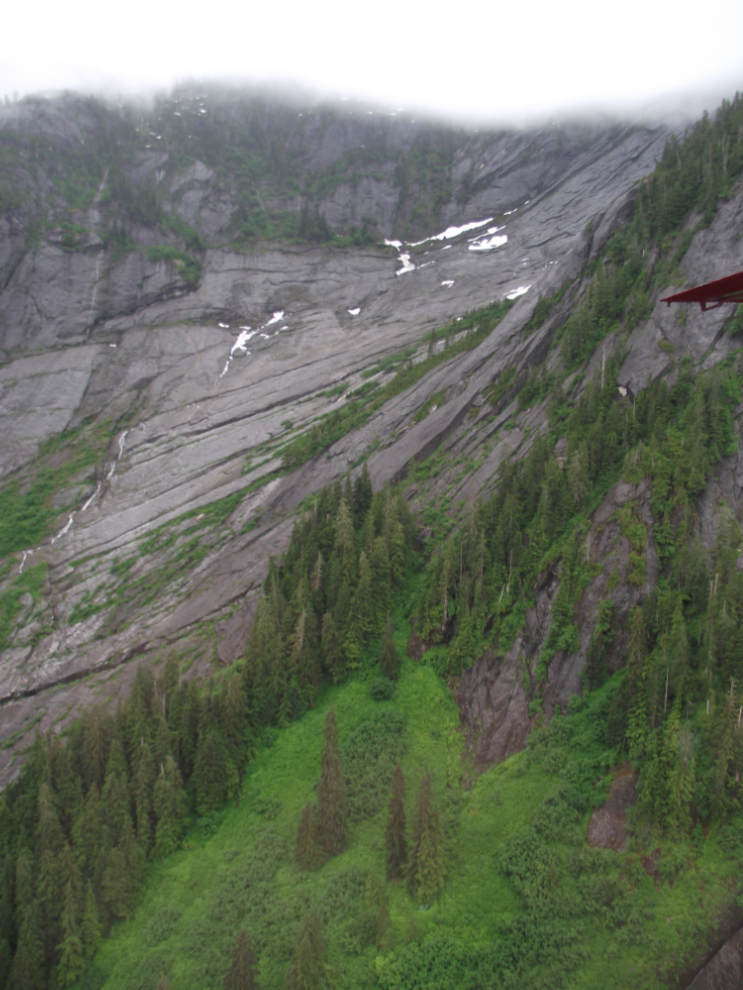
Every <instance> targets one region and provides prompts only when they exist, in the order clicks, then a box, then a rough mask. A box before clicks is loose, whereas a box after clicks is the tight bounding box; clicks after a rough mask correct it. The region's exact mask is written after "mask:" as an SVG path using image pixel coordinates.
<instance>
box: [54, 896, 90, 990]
mask: <svg viewBox="0 0 743 990" xmlns="http://www.w3.org/2000/svg"><path fill="white" fill-rule="evenodd" d="M57 951H58V952H59V954H60V958H59V965H58V968H57V976H58V979H59V982H60V984H61V985H62V986H63V987H70V986H72V984H73V983H75V982H77V980H78V978H79V977H80V976H81V975H82V973H83V971H84V970H85V965H86V963H85V953H84V950H83V942H82V939H81V938H80V933H79V926H78V917H77V897H76V891H75V890H74V887H73V884H72V882H71V881H70V882H69V883H68V884H67V887H66V890H65V896H64V907H63V909H62V941H61V942H60V943H59V945H58V946H57Z"/></svg>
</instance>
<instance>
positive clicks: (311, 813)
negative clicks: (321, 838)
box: [296, 801, 325, 870]
mask: <svg viewBox="0 0 743 990" xmlns="http://www.w3.org/2000/svg"><path fill="white" fill-rule="evenodd" d="M296 857H297V862H298V863H299V865H300V866H301V867H302V869H303V870H317V869H319V868H320V867H321V866H322V864H323V859H324V858H325V857H324V856H323V851H322V849H321V847H320V843H319V842H318V837H317V825H316V823H315V809H314V808H313V807H312V804H311V802H310V801H308V802H307V804H306V805H305V806H304V808H303V809H302V814H301V817H300V819H299V827H298V829H297V849H296Z"/></svg>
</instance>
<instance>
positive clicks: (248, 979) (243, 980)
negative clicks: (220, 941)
mask: <svg viewBox="0 0 743 990" xmlns="http://www.w3.org/2000/svg"><path fill="white" fill-rule="evenodd" d="M224 985H225V990H258V958H257V956H256V954H255V950H254V949H253V943H252V941H251V939H250V936H249V935H248V933H247V932H246V931H245V929H244V928H241V929H240V931H239V932H238V933H237V938H236V939H235V945H234V947H233V949H232V953H231V960H230V968H229V969H228V970H227V975H226V976H225V979H224Z"/></svg>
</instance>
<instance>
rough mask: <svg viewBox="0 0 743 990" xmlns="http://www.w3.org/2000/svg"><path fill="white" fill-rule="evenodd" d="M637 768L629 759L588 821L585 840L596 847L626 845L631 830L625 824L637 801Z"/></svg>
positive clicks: (619, 846)
mask: <svg viewBox="0 0 743 990" xmlns="http://www.w3.org/2000/svg"><path fill="white" fill-rule="evenodd" d="M637 778H638V774H637V771H636V770H633V769H632V764H631V763H629V762H627V763H623V764H622V766H621V767H619V769H618V771H617V772H616V775H615V777H614V780H613V781H612V784H611V787H610V789H609V796H608V797H607V799H606V801H605V803H604V805H603V806H602V807H601V808H597V809H596V811H594V812H593V814H592V815H591V820H590V821H589V823H588V832H587V834H586V841H587V842H588V844H589V845H590V846H593V848H594V849H615V850H617V851H621V850H622V849H624V848H626V846H627V840H628V838H629V832H628V830H627V827H626V820H627V811H628V810H629V809H630V808H631V807H633V805H634V804H635V803H636V801H637V787H636V785H637Z"/></svg>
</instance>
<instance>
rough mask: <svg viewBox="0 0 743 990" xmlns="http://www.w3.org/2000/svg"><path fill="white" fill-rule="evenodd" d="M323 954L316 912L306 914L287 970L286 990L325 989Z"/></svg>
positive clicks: (322, 942) (323, 943)
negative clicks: (292, 961) (289, 967)
mask: <svg viewBox="0 0 743 990" xmlns="http://www.w3.org/2000/svg"><path fill="white" fill-rule="evenodd" d="M324 955H325V940H324V939H323V935H322V927H321V926H320V919H319V918H318V916H317V915H316V914H313V915H307V916H306V917H305V919H304V921H303V922H302V927H301V928H300V930H299V935H298V936H297V941H296V943H295V946H294V965H293V966H292V968H291V969H290V970H289V976H288V978H287V981H286V990H325V988H326V987H327V985H328V984H327V969H326V967H325V963H324V961H323V957H324Z"/></svg>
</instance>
